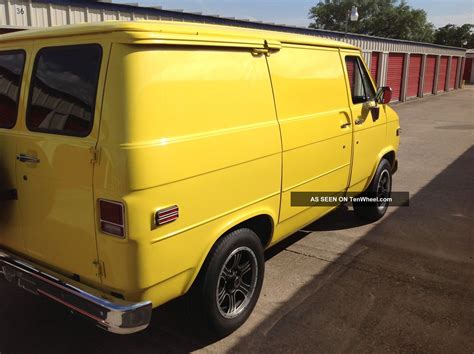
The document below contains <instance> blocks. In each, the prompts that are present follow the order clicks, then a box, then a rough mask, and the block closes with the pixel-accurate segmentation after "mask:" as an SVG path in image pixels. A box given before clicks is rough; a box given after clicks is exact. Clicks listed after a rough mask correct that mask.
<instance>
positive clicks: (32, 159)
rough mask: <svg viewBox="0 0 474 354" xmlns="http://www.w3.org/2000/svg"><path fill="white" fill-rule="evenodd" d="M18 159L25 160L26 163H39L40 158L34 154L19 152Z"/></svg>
mask: <svg viewBox="0 0 474 354" xmlns="http://www.w3.org/2000/svg"><path fill="white" fill-rule="evenodd" d="M16 159H17V160H18V161H20V162H25V163H39V162H40V159H39V158H37V157H34V156H28V155H25V154H19V155H18V156H17V157H16Z"/></svg>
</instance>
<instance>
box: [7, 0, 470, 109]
mask: <svg viewBox="0 0 474 354" xmlns="http://www.w3.org/2000/svg"><path fill="white" fill-rule="evenodd" d="M108 20H122V21H135V20H171V21H190V22H201V23H212V24H218V25H227V26H240V27H247V28H254V29H262V30H270V31H272V30H273V31H283V32H291V33H298V34H304V35H310V36H318V37H324V38H330V39H335V40H341V41H344V42H348V43H350V44H353V45H355V46H358V47H360V48H361V49H362V52H363V55H364V58H365V61H366V62H367V65H368V66H369V69H370V72H371V74H372V76H373V78H374V80H375V82H376V83H377V85H379V86H382V85H387V84H389V85H392V86H393V90H394V95H393V97H394V100H397V101H398V100H400V101H404V100H406V99H407V98H408V97H410V98H411V97H416V96H420V97H422V96H423V95H425V94H431V93H437V92H438V91H444V90H445V89H447V86H446V83H447V81H446V80H448V81H449V82H448V84H449V88H454V89H456V88H459V87H460V86H461V84H462V77H461V75H462V73H463V72H464V74H465V75H466V73H465V71H462V70H461V66H462V67H466V68H467V67H469V65H468V66H465V65H463V64H461V65H459V64H458V63H464V61H462V59H461V58H465V55H466V49H463V48H456V47H447V46H440V45H434V44H428V43H418V42H411V41H404V40H397V39H389V38H381V37H373V36H368V35H359V34H353V33H347V34H345V33H342V32H335V31H327V30H323V29H309V28H304V27H296V26H287V25H281V24H275V23H264V22H257V21H250V20H248V19H236V18H227V17H221V16H218V15H203V14H200V13H191V12H184V11H182V10H165V9H162V8H155V7H140V6H137V5H130V4H128V5H126V4H115V3H111V2H94V1H87V0H0V33H6V32H10V31H15V30H21V29H26V28H36V27H48V26H58V25H64V24H74V23H80V22H100V21H108ZM420 61H421V68H420V69H419V70H418V68H419V66H420ZM410 63H412V64H410ZM454 66H455V67H456V68H454ZM417 72H419V78H418V79H417V78H416V75H417V74H416V73H417ZM471 72H472V71H471ZM454 74H455V78H453V77H454V76H453V75H454ZM470 75H471V76H472V74H470ZM439 79H441V80H442V81H439ZM443 80H444V81H443ZM471 80H472V77H471ZM417 85H418V87H417ZM420 86H421V87H420Z"/></svg>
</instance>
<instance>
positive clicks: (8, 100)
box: [0, 45, 31, 252]
mask: <svg viewBox="0 0 474 354" xmlns="http://www.w3.org/2000/svg"><path fill="white" fill-rule="evenodd" d="M30 50H31V48H30V46H28V45H26V46H23V47H21V48H20V47H11V48H4V47H2V49H0V245H2V246H6V247H7V248H9V249H12V250H16V251H18V252H22V251H24V242H23V239H22V233H21V223H22V219H21V217H20V211H19V207H18V203H17V202H16V195H17V187H16V175H15V156H16V148H17V140H18V136H19V131H18V122H19V120H20V118H19V114H18V111H19V109H18V107H19V106H20V101H21V99H20V98H21V97H23V96H24V92H25V87H24V86H25V85H24V77H23V76H24V75H23V73H24V72H25V67H26V62H27V52H28V53H30Z"/></svg>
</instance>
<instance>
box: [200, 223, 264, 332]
mask: <svg viewBox="0 0 474 354" xmlns="http://www.w3.org/2000/svg"><path fill="white" fill-rule="evenodd" d="M264 267H265V261H264V257H263V249H262V245H261V243H260V239H259V238H258V236H257V235H256V234H255V232H253V231H252V230H250V229H247V228H242V229H238V230H235V231H233V232H231V233H229V234H227V235H225V236H224V237H222V238H221V239H220V240H218V241H217V243H216V244H215V245H214V247H213V248H212V250H211V252H210V254H209V256H208V259H207V261H206V266H205V269H204V270H203V273H202V276H201V279H200V280H199V283H198V284H197V285H198V289H197V292H196V293H195V296H197V299H196V300H198V301H197V304H198V306H199V307H200V309H201V313H202V316H203V317H204V320H205V321H206V323H207V325H208V327H209V329H210V330H211V331H212V332H213V333H214V334H216V335H218V336H226V335H228V334H230V333H232V332H233V331H235V330H236V329H237V328H239V327H240V326H241V325H242V324H243V323H244V322H245V321H246V320H247V318H248V317H249V316H250V314H251V313H252V311H253V309H254V307H255V304H256V303H257V300H258V297H259V295H260V291H261V289H262V284H263V275H264Z"/></svg>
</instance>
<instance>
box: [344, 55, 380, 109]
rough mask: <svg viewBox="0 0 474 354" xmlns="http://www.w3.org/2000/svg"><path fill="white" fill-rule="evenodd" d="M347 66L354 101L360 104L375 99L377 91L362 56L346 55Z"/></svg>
mask: <svg viewBox="0 0 474 354" xmlns="http://www.w3.org/2000/svg"><path fill="white" fill-rule="evenodd" d="M346 68H347V74H348V76H349V84H350V86H351V94H352V103H354V104H358V103H363V102H367V101H370V100H373V99H374V98H375V91H374V88H373V86H372V82H371V81H370V77H369V75H368V74H367V71H366V70H365V67H364V65H362V62H361V60H360V58H358V57H350V56H348V57H346Z"/></svg>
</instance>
